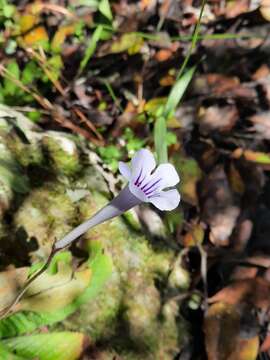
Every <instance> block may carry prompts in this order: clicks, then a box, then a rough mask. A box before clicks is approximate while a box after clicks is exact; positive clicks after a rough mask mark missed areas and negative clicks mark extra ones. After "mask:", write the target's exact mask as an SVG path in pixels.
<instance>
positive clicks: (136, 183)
mask: <svg viewBox="0 0 270 360" xmlns="http://www.w3.org/2000/svg"><path fill="white" fill-rule="evenodd" d="M155 167H156V162H155V159H154V156H153V154H152V153H151V152H150V151H149V150H147V149H142V150H139V151H138V152H137V153H136V154H135V155H134V157H133V158H132V160H131V168H130V167H129V166H128V165H127V164H126V163H123V162H119V170H120V173H121V174H122V175H123V176H124V177H125V178H126V179H127V180H128V181H129V185H128V187H129V190H130V191H131V192H132V194H133V195H135V196H136V197H137V198H138V199H140V200H141V201H142V202H150V203H152V204H153V205H155V206H156V207H157V208H158V209H160V210H173V209H175V208H176V207H177V206H178V204H179V202H180V194H179V192H178V191H177V190H176V189H170V190H166V191H163V190H164V189H168V188H171V187H173V186H175V185H176V184H177V183H178V182H179V180H180V179H179V176H178V174H177V172H176V170H175V168H174V166H173V165H172V164H161V165H159V166H158V167H157V168H156V170H154V169H155Z"/></svg>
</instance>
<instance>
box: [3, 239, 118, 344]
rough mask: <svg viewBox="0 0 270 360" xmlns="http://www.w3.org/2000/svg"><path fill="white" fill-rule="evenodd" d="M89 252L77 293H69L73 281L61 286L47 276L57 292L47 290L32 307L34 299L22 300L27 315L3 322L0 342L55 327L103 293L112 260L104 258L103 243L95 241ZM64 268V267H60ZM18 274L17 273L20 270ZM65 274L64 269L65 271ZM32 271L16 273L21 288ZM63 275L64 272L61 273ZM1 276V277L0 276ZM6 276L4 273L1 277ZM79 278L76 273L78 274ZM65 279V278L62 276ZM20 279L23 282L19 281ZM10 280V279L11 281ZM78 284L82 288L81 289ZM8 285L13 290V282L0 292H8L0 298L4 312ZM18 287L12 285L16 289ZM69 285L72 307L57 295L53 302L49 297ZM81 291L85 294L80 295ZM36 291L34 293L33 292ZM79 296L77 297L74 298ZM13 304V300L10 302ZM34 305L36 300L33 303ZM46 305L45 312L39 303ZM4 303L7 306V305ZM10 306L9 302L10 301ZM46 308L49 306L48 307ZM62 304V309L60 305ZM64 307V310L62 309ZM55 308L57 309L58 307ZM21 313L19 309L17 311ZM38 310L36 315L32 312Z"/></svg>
mask: <svg viewBox="0 0 270 360" xmlns="http://www.w3.org/2000/svg"><path fill="white" fill-rule="evenodd" d="M89 252H91V258H90V259H89V261H88V262H87V264H86V268H85V270H82V271H84V272H85V273H84V274H83V275H81V276H80V279H78V278H77V280H76V281H77V284H76V286H75V292H76V294H75V293H74V289H72V291H71V292H70V290H71V289H70V285H68V284H69V283H70V282H71V281H72V280H71V279H70V274H69V279H67V278H66V280H65V281H66V283H65V284H62V286H61V284H60V283H59V277H58V278H57V274H56V275H53V276H52V275H49V274H46V279H47V280H46V281H49V280H48V279H49V278H50V281H49V282H51V283H52V284H54V285H53V286H54V288H53V287H52V288H51V289H48V290H47V294H46V292H45V293H44V292H43V295H42V294H41V297H39V299H38V297H37V298H36V303H35V304H34V305H33V307H32V306H31V298H28V299H23V300H22V303H21V302H20V303H19V305H18V306H19V308H23V306H24V308H27V309H28V311H26V310H24V311H20V312H17V313H15V314H13V315H11V316H9V317H7V318H5V319H3V320H1V321H0V338H7V337H14V336H17V335H21V334H24V333H28V332H31V331H33V330H35V329H37V328H38V327H41V326H44V325H50V324H53V323H56V322H58V321H61V320H63V319H64V318H66V317H67V316H69V315H70V314H72V313H73V312H74V311H76V310H77V309H78V308H79V306H80V305H82V304H84V303H86V302H89V301H90V300H91V299H93V298H94V297H95V296H96V295H97V294H98V292H99V291H100V290H101V289H102V287H103V286H104V284H105V283H106V281H107V280H108V279H109V277H110V275H111V272H112V260H111V257H109V256H108V255H106V254H104V251H103V248H102V246H101V244H100V243H95V242H94V241H92V242H91V245H90V248H89ZM61 266H62V267H63V264H62V265H61ZM17 270H18V269H17ZM62 270H63V269H62ZM28 271H29V269H28V268H23V269H20V271H19V272H17V275H18V278H17V280H18V282H19V284H23V283H24V281H25V279H26V276H27V274H28ZM60 271H61V269H60ZM89 271H90V273H91V278H89V283H88V285H87V286H86V287H85V288H83V286H84V285H83V284H84V283H85V282H86V281H88V280H87V277H88V276H89V275H88V274H89ZM0 274H1V273H0ZM2 274H3V273H2ZM75 274H77V272H76V273H75ZM61 276H62V277H63V276H64V275H63V274H62V275H61ZM19 277H21V279H19ZM9 279H10V278H9ZM40 280H41V279H40V278H38V279H37V280H36V282H40ZM78 280H79V285H78ZM7 285H9V287H10V286H12V284H10V281H9V282H7V280H6V283H5V284H3V283H2V286H1V288H3V289H5V291H3V292H2V295H1V296H0V302H1V303H2V304H1V305H0V306H1V308H2V307H3V306H5V305H6V304H7V302H8V300H7V297H8V294H9V293H8V291H7ZM15 285H16V284H14V283H13V286H15ZM66 285H68V289H66V290H68V292H69V294H70V295H71V298H70V301H71V302H70V303H66V300H65V299H63V296H61V294H60V295H59V296H60V297H59V299H58V294H56V293H54V296H53V297H51V298H50V296H48V295H49V293H50V294H51V295H52V294H53V292H55V291H56V292H59V291H66V290H64V287H65V286H66ZM35 286H36V289H37V288H38V287H39V288H40V289H41V290H42V287H43V286H44V284H38V285H35ZM55 287H58V290H56V289H55ZM15 290H16V291H18V290H17V287H16V286H15ZM80 290H82V291H80ZM32 291H33V289H32ZM75 295H76V296H75ZM12 298H13V297H12ZM9 300H10V299H9ZM32 301H33V299H32ZM39 301H41V302H43V305H44V308H42V306H41V304H38V302H39ZM4 303H5V304H4ZM9 303H10V301H9ZM45 304H46V306H45ZM61 304H62V305H61ZM60 305H61V306H60ZM55 306H56V307H55ZM17 310H18V309H17ZM32 310H36V311H32Z"/></svg>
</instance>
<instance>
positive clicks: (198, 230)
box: [183, 223, 204, 247]
mask: <svg viewBox="0 0 270 360" xmlns="http://www.w3.org/2000/svg"><path fill="white" fill-rule="evenodd" d="M203 239H204V227H203V225H202V224H201V223H199V224H193V225H191V229H190V230H189V231H188V232H187V233H186V234H185V236H184V239H183V245H184V246H185V247H190V246H196V245H199V244H202V242H203Z"/></svg>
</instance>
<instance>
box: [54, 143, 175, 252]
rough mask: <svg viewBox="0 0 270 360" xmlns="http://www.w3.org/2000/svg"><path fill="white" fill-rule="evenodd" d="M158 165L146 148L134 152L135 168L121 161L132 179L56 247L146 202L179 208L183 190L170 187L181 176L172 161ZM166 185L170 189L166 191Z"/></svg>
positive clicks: (122, 169)
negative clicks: (180, 191)
mask: <svg viewBox="0 0 270 360" xmlns="http://www.w3.org/2000/svg"><path fill="white" fill-rule="evenodd" d="M155 167H156V162H155V159H154V156H153V155H152V153H151V152H150V151H149V150H146V149H142V150H139V151H138V152H137V153H136V154H135V155H134V157H133V158H132V160H131V168H130V167H129V166H128V165H127V164H125V163H123V162H120V163H119V170H120V172H121V174H122V175H123V176H124V177H125V178H126V179H127V180H128V181H129V184H128V186H126V187H124V189H123V190H122V191H120V193H119V194H118V195H117V196H116V197H115V198H114V199H112V201H110V202H109V203H108V204H107V205H105V206H104V207H103V208H102V209H101V210H99V211H98V212H97V213H96V214H95V215H93V216H92V217H91V218H90V219H88V220H86V221H85V222H84V223H82V224H80V225H79V226H77V227H76V228H75V229H73V230H72V231H71V232H70V233H68V234H67V235H66V236H64V237H63V238H62V239H61V240H58V241H56V243H55V244H54V250H55V251H58V250H61V249H63V248H65V247H66V246H68V245H70V244H71V243H72V242H73V241H74V240H76V239H77V238H78V237H79V236H81V235H82V234H84V233H85V232H86V231H88V230H89V229H91V228H93V227H94V226H96V225H99V224H101V223H103V222H104V221H107V220H110V219H112V218H114V217H116V216H119V215H121V214H123V213H124V212H125V211H128V210H130V209H131V208H133V207H134V206H136V205H139V204H141V203H142V202H150V203H152V204H153V205H155V206H156V207H157V208H158V209H160V210H173V209H175V208H176V207H177V206H178V204H179V202H180V194H179V192H178V191H177V190H176V189H169V190H168V188H171V187H173V186H175V185H176V184H177V183H178V182H179V176H178V174H177V172H176V170H175V168H174V166H173V165H171V164H161V165H159V166H158V167H157V168H156V170H155V171H153V170H154V169H155ZM164 189H167V190H166V191H163V190H164Z"/></svg>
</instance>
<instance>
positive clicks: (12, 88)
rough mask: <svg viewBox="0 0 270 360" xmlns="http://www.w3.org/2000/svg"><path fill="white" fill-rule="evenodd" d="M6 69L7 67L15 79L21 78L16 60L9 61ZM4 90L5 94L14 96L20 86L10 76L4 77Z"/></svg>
mask: <svg viewBox="0 0 270 360" xmlns="http://www.w3.org/2000/svg"><path fill="white" fill-rule="evenodd" d="M6 69H7V71H8V73H9V74H10V75H11V76H12V78H14V79H15V80H19V79H20V69H19V66H18V64H17V63H16V61H15V60H13V61H11V62H10V63H8V64H7V66H6ZM4 90H5V94H7V95H11V96H13V95H15V94H16V92H17V91H18V86H17V85H16V84H15V83H14V81H12V80H10V79H8V78H5V79H4Z"/></svg>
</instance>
